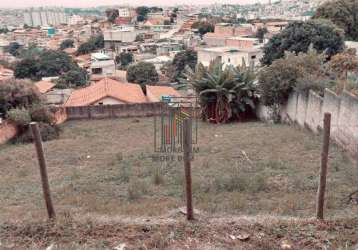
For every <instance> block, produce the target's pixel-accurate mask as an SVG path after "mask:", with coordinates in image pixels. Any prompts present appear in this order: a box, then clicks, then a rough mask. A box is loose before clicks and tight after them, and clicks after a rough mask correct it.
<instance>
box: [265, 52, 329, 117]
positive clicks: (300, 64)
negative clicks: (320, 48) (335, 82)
mask: <svg viewBox="0 0 358 250" xmlns="http://www.w3.org/2000/svg"><path fill="white" fill-rule="evenodd" d="M326 57H327V56H326V55H325V54H318V53H317V52H316V51H314V50H310V51H309V52H308V53H307V54H306V53H299V54H298V55H296V54H294V53H287V54H286V56H285V57H284V58H280V59H277V60H275V61H274V62H273V63H272V64H271V65H270V66H266V67H264V68H263V69H262V70H261V71H260V73H259V77H258V81H259V93H260V96H261V102H262V103H263V104H264V105H266V106H269V107H271V108H272V111H273V118H274V120H275V121H278V120H279V113H280V107H281V105H282V104H284V103H286V101H287V99H288V97H289V95H290V94H291V93H292V91H293V90H297V91H300V92H305V93H307V92H308V91H309V90H314V91H318V92H323V90H324V88H325V87H329V83H330V75H329V73H328V65H327V64H326Z"/></svg>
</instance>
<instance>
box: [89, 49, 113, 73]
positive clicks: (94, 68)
mask: <svg viewBox="0 0 358 250" xmlns="http://www.w3.org/2000/svg"><path fill="white" fill-rule="evenodd" d="M90 70H91V73H92V74H95V75H104V76H110V75H113V74H114V72H115V70H116V65H115V62H114V60H113V59H112V58H110V57H109V56H108V55H106V54H103V53H92V54H91V66H90Z"/></svg>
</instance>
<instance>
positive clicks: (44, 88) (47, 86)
mask: <svg viewBox="0 0 358 250" xmlns="http://www.w3.org/2000/svg"><path fill="white" fill-rule="evenodd" d="M55 85H56V84H54V83H52V82H50V81H44V80H42V81H38V82H35V86H36V88H37V89H38V90H39V92H40V93H41V94H45V93H47V92H48V91H50V90H51V89H52V88H53V87H55Z"/></svg>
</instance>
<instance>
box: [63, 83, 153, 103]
mask: <svg viewBox="0 0 358 250" xmlns="http://www.w3.org/2000/svg"><path fill="white" fill-rule="evenodd" d="M145 102H147V98H146V97H145V95H144V94H143V91H142V88H141V87H140V85H139V84H132V83H122V82H119V81H115V80H112V79H110V78H104V79H102V80H101V81H99V82H96V83H94V84H92V85H90V86H88V87H85V88H82V89H78V90H75V91H73V92H72V93H71V95H70V97H69V98H68V100H67V102H66V103H65V106H67V107H76V106H88V105H115V104H126V103H145Z"/></svg>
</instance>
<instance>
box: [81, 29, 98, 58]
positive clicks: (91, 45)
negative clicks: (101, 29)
mask: <svg viewBox="0 0 358 250" xmlns="http://www.w3.org/2000/svg"><path fill="white" fill-rule="evenodd" d="M103 48H104V38H103V35H102V34H100V35H97V36H92V37H91V38H90V39H88V41H87V42H85V43H82V44H81V45H80V46H79V47H78V49H77V54H78V55H84V54H88V53H90V52H93V51H95V50H97V49H103Z"/></svg>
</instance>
